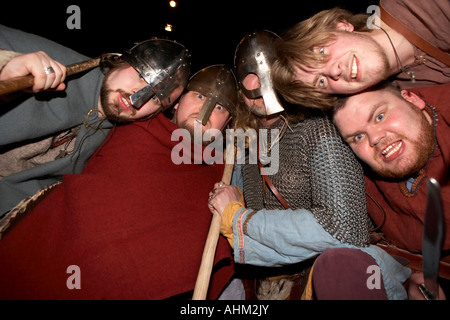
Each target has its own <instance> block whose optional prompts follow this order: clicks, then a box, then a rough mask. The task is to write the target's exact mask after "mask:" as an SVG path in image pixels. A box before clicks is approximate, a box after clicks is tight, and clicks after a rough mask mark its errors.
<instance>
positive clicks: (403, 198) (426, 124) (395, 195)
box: [333, 83, 450, 279]
mask: <svg viewBox="0 0 450 320" xmlns="http://www.w3.org/2000/svg"><path fill="white" fill-rule="evenodd" d="M449 92H450V84H443V85H438V86H431V87H423V88H416V89H412V90H402V91H399V90H398V89H396V88H394V87H393V86H392V85H391V84H388V83H382V84H380V85H378V86H377V87H375V88H372V89H369V90H366V91H364V92H361V93H358V94H355V95H352V96H349V97H346V98H341V99H340V100H338V103H337V104H336V107H335V109H334V111H333V112H334V113H333V120H334V123H335V125H336V126H337V128H338V130H339V132H340V133H341V135H342V137H343V139H344V140H345V141H346V142H347V143H348V144H349V145H350V147H351V148H352V149H353V151H354V152H355V154H356V155H357V156H358V157H359V158H360V159H361V160H362V161H363V162H364V163H365V164H366V165H367V170H366V177H365V179H366V186H367V196H368V197H367V205H368V210H369V214H370V216H371V218H372V219H373V221H374V223H375V224H376V225H377V226H379V228H381V232H382V235H383V240H384V242H385V243H386V244H387V245H388V246H389V247H390V248H395V249H396V248H398V250H395V252H396V254H401V253H402V252H403V253H404V254H405V255H406V258H408V259H409V260H410V263H411V267H412V268H416V269H418V270H420V268H421V265H422V264H421V261H417V259H414V255H411V254H409V255H408V253H414V254H420V253H421V251H422V230H423V222H424V218H425V217H424V216H425V205H426V194H427V183H426V181H427V180H428V178H435V179H436V180H437V181H438V182H439V184H440V186H441V193H442V204H443V208H444V221H445V229H446V230H447V232H446V234H445V238H444V244H443V248H442V250H443V251H442V259H441V269H440V271H441V276H442V277H444V278H447V279H449V278H450V272H449V262H450V255H449V254H448V253H449V250H450V232H448V230H450V184H449V177H450V148H449V144H448V137H449V135H450V128H449V123H450V110H449V108H448V107H447V106H446V103H447V102H448V101H449Z"/></svg>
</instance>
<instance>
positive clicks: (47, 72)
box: [44, 66, 55, 74]
mask: <svg viewBox="0 0 450 320" xmlns="http://www.w3.org/2000/svg"><path fill="white" fill-rule="evenodd" d="M44 72H45V74H50V73H54V72H55V70H53V68H52V67H51V66H50V67H46V68H44Z"/></svg>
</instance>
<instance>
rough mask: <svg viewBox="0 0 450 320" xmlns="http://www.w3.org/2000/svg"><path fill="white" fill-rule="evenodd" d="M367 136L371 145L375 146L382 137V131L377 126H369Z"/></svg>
mask: <svg viewBox="0 0 450 320" xmlns="http://www.w3.org/2000/svg"><path fill="white" fill-rule="evenodd" d="M367 138H368V139H369V144H370V146H371V147H375V146H376V145H378V144H379V143H380V141H382V140H383V138H384V132H382V131H381V130H380V129H378V128H369V129H368V130H367Z"/></svg>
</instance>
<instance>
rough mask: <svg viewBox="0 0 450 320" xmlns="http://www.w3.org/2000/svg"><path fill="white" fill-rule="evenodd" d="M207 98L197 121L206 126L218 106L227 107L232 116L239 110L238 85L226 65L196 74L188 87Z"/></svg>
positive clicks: (215, 66)
mask: <svg viewBox="0 0 450 320" xmlns="http://www.w3.org/2000/svg"><path fill="white" fill-rule="evenodd" d="M186 90H188V91H196V92H199V93H201V94H202V95H204V96H205V97H206V100H205V102H204V103H203V106H202V108H201V110H200V112H199V114H198V117H197V121H198V122H201V123H202V124H203V125H205V124H206V123H207V122H208V119H209V116H210V115H211V113H212V111H213V110H214V107H215V106H216V104H220V105H221V106H223V107H225V108H226V109H227V110H228V112H229V113H230V114H231V116H236V112H237V108H238V84H237V82H236V78H235V76H234V74H233V71H232V70H231V69H230V68H229V67H227V66H226V65H212V66H209V67H207V68H204V69H202V70H200V71H198V72H197V73H195V74H194V75H193V76H192V78H191V79H190V80H189V83H188V85H187V87H186Z"/></svg>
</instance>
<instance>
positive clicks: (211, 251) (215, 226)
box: [192, 163, 234, 300]
mask: <svg viewBox="0 0 450 320" xmlns="http://www.w3.org/2000/svg"><path fill="white" fill-rule="evenodd" d="M233 167H234V164H233V163H226V164H225V168H224V171H223V176H222V182H223V183H225V184H230V182H231V176H232V174H233ZM221 224H222V217H221V216H220V214H219V213H218V212H217V211H214V212H213V217H212V220H211V225H210V226H209V232H208V237H207V238H206V243H205V247H204V249H203V255H202V262H201V264H200V269H199V272H198V276H197V281H196V283H195V288H194V295H193V296H192V300H205V299H206V294H207V293H208V287H209V280H210V278H211V271H212V267H213V263H214V256H215V254H216V248H217V242H218V241H219V235H220V226H221Z"/></svg>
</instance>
